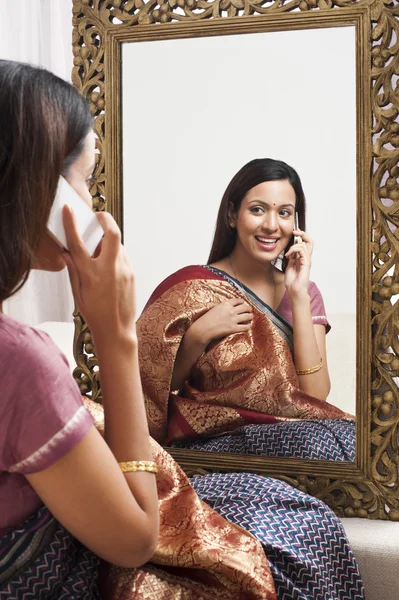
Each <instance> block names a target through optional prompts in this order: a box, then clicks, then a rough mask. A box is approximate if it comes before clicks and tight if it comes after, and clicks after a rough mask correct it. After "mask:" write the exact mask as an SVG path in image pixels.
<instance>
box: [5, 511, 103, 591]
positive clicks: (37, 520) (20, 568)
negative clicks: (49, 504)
mask: <svg viewBox="0 0 399 600" xmlns="http://www.w3.org/2000/svg"><path fill="white" fill-rule="evenodd" d="M0 598H1V600H80V599H81V600H100V595H99V592H98V558H97V557H95V556H94V555H93V554H92V553H91V552H90V551H89V550H87V548H85V547H84V546H82V544H80V542H78V541H77V540H76V539H75V538H73V537H72V536H71V535H70V534H69V533H68V532H67V531H66V530H65V529H64V528H63V527H62V526H61V525H60V524H59V523H58V522H57V521H56V520H55V519H54V518H53V517H52V515H51V514H50V513H49V511H48V510H47V508H46V507H42V508H41V509H40V510H39V511H38V513H37V514H36V515H33V516H31V517H30V518H29V519H27V521H26V522H25V523H24V525H23V526H22V527H21V528H20V529H17V530H14V531H12V532H11V533H9V534H7V535H4V536H2V537H1V538H0Z"/></svg>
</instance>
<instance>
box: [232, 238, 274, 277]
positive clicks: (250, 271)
mask: <svg viewBox="0 0 399 600" xmlns="http://www.w3.org/2000/svg"><path fill="white" fill-rule="evenodd" d="M228 262H229V264H230V266H231V270H232V271H233V275H234V276H235V277H236V279H238V280H239V281H241V282H242V283H245V284H247V285H248V287H251V284H252V285H256V284H257V283H258V284H259V283H265V282H269V283H274V271H275V269H274V267H273V265H272V263H271V262H267V263H260V262H258V261H254V260H253V258H251V257H250V256H248V255H247V254H246V253H245V252H243V251H242V249H241V248H239V247H237V246H236V247H235V248H234V250H233V252H232V253H231V254H230V255H229V256H228Z"/></svg>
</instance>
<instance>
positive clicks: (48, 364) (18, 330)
mask: <svg viewBox="0 0 399 600" xmlns="http://www.w3.org/2000/svg"><path fill="white" fill-rule="evenodd" d="M3 325H4V320H3ZM0 329H2V328H0ZM1 333H2V337H3V341H2V342H0V350H1V352H0V354H1V355H2V365H1V367H0V372H1V382H2V387H3V389H2V390H1V396H2V399H1V400H0V436H1V439H2V443H1V444H0V471H8V472H9V473H21V474H26V473H35V472H37V471H42V470H44V469H46V468H48V467H49V466H50V465H52V464H53V463H55V462H56V461H57V460H59V459H60V458H62V457H63V456H64V455H65V454H67V453H68V452H69V451H70V450H71V449H72V448H73V447H74V446H75V445H76V444H77V443H79V442H80V441H81V440H82V439H83V437H84V436H85V435H86V433H87V432H88V430H89V429H90V428H91V427H92V425H93V419H92V417H91V415H90V413H89V412H88V411H87V410H86V408H85V407H84V406H83V403H82V398H81V394H80V391H79V388H78V386H77V384H76V382H75V381H74V379H73V377H72V376H71V374H70V371H69V366H68V363H67V361H66V358H65V357H64V355H63V354H62V353H61V352H60V350H59V349H58V348H57V347H56V346H55V344H54V343H53V342H52V340H51V339H50V338H49V337H48V336H47V334H45V333H43V332H39V331H37V330H35V329H33V328H31V327H28V326H26V325H22V324H19V323H17V322H12V321H11V320H10V321H9V322H8V323H6V326H5V327H4V329H2V331H1Z"/></svg>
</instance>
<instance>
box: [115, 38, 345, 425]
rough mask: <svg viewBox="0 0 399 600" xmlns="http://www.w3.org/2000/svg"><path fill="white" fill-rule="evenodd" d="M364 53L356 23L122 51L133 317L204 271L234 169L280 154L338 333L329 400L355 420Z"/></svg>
mask: <svg viewBox="0 0 399 600" xmlns="http://www.w3.org/2000/svg"><path fill="white" fill-rule="evenodd" d="M314 48H318V52H317V54H316V55H315V54H314ZM355 50H356V48H355V28H354V27H342V28H328V29H311V30H299V31H279V32H267V33H256V34H245V35H239V36H234V35H230V36H219V37H200V38H191V39H179V40H176V39H172V40H163V41H160V42H155V43H154V42H141V43H139V44H137V43H124V44H123V46H122V107H123V113H122V114H123V115H126V117H123V118H122V141H123V151H122V160H123V173H124V175H123V233H124V243H125V246H126V248H127V250H128V253H129V255H130V258H131V260H132V262H133V264H134V268H135V271H136V277H137V298H138V313H140V312H141V310H142V308H143V307H144V306H145V304H146V302H147V300H148V299H149V297H150V295H151V294H152V292H153V291H154V290H155V288H156V287H157V286H158V285H159V284H160V283H161V281H163V280H164V279H165V278H166V277H168V276H169V275H171V274H172V273H173V272H175V271H177V270H178V269H180V268H182V267H185V266H187V265H192V264H205V263H206V261H207V259H208V256H209V251H210V248H211V243H212V239H213V234H214V229H215V223H216V217H217V212H218V209H219V204H220V201H221V198H222V196H223V193H224V190H225V188H226V187H227V184H228V183H229V181H230V179H231V178H232V177H233V175H234V174H235V173H236V172H237V171H238V170H239V169H240V168H241V167H242V166H243V165H244V164H246V163H247V162H249V161H250V160H252V159H253V158H258V157H271V158H277V159H281V160H283V161H285V162H287V163H288V164H290V165H292V166H293V167H294V168H295V169H296V170H297V171H298V173H299V175H300V177H301V180H302V185H303V188H304V191H305V195H306V200H307V211H306V212H307V231H308V232H309V233H310V235H311V236H312V237H313V239H314V242H315V249H314V251H313V256H312V269H311V277H310V278H311V280H313V281H315V282H316V284H317V286H318V287H319V288H320V290H321V291H322V295H323V298H324V302H325V305H326V310H327V316H328V318H329V321H330V322H331V325H332V329H331V332H330V333H329V334H328V335H327V344H328V349H327V358H328V364H329V369H330V372H331V373H330V375H331V392H330V394H329V397H328V401H329V402H331V403H332V404H334V405H335V406H338V407H339V408H341V409H342V410H344V411H346V412H348V413H351V414H355V411H356V408H355V401H356V390H355V378H356V69H355V57H356V51H355ZM312 55H313V58H312V60H309V57H310V56H312ZM193 57H201V60H200V61H199V60H193ZM315 74H317V76H316V77H315ZM137 102H139V104H140V107H141V108H140V111H139V114H140V118H135V119H132V118H130V117H129V108H128V107H132V106H135V104H136V103H137ZM141 111H143V112H141ZM143 224H145V225H144V226H143ZM338 290H342V292H340V293H339V292H338ZM343 354H344V356H343ZM330 357H331V360H330Z"/></svg>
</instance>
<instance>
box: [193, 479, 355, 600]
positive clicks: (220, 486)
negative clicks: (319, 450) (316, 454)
mask: <svg viewBox="0 0 399 600" xmlns="http://www.w3.org/2000/svg"><path fill="white" fill-rule="evenodd" d="M190 482H191V484H192V486H193V487H194V489H195V491H196V492H197V494H198V495H199V497H200V498H201V499H202V500H204V501H205V502H206V503H207V504H209V505H210V506H212V508H213V509H214V510H216V512H218V513H219V514H220V515H222V516H223V517H224V518H225V519H227V520H228V521H231V522H233V523H236V524H237V525H241V527H243V528H244V529H246V530H247V531H249V532H251V533H252V534H253V535H254V536H256V537H257V538H258V539H259V540H260V542H261V543H262V545H263V547H264V550H265V553H266V556H267V558H268V560H269V563H270V568H271V570H272V574H273V578H274V582H275V586H276V592H277V598H278V600H364V599H365V594H364V588H363V583H362V580H361V577H360V573H359V569H358V566H357V563H356V561H355V558H354V556H353V553H352V550H351V548H350V546H349V542H348V540H347V537H346V534H345V531H344V529H343V527H342V525H341V522H340V521H339V519H338V517H337V516H336V515H335V514H334V513H333V511H332V510H331V509H330V508H328V506H326V505H325V504H324V503H323V502H321V501H320V500H317V499H316V498H313V497H312V496H309V495H307V494H304V493H302V492H300V491H299V490H296V489H295V488H293V487H291V486H290V485H288V484H287V483H284V482H283V481H279V480H277V479H272V478H269V477H261V476H259V475H252V474H248V473H213V474H210V475H205V476H202V475H201V476H200V475H197V476H194V477H192V478H191V479H190Z"/></svg>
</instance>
